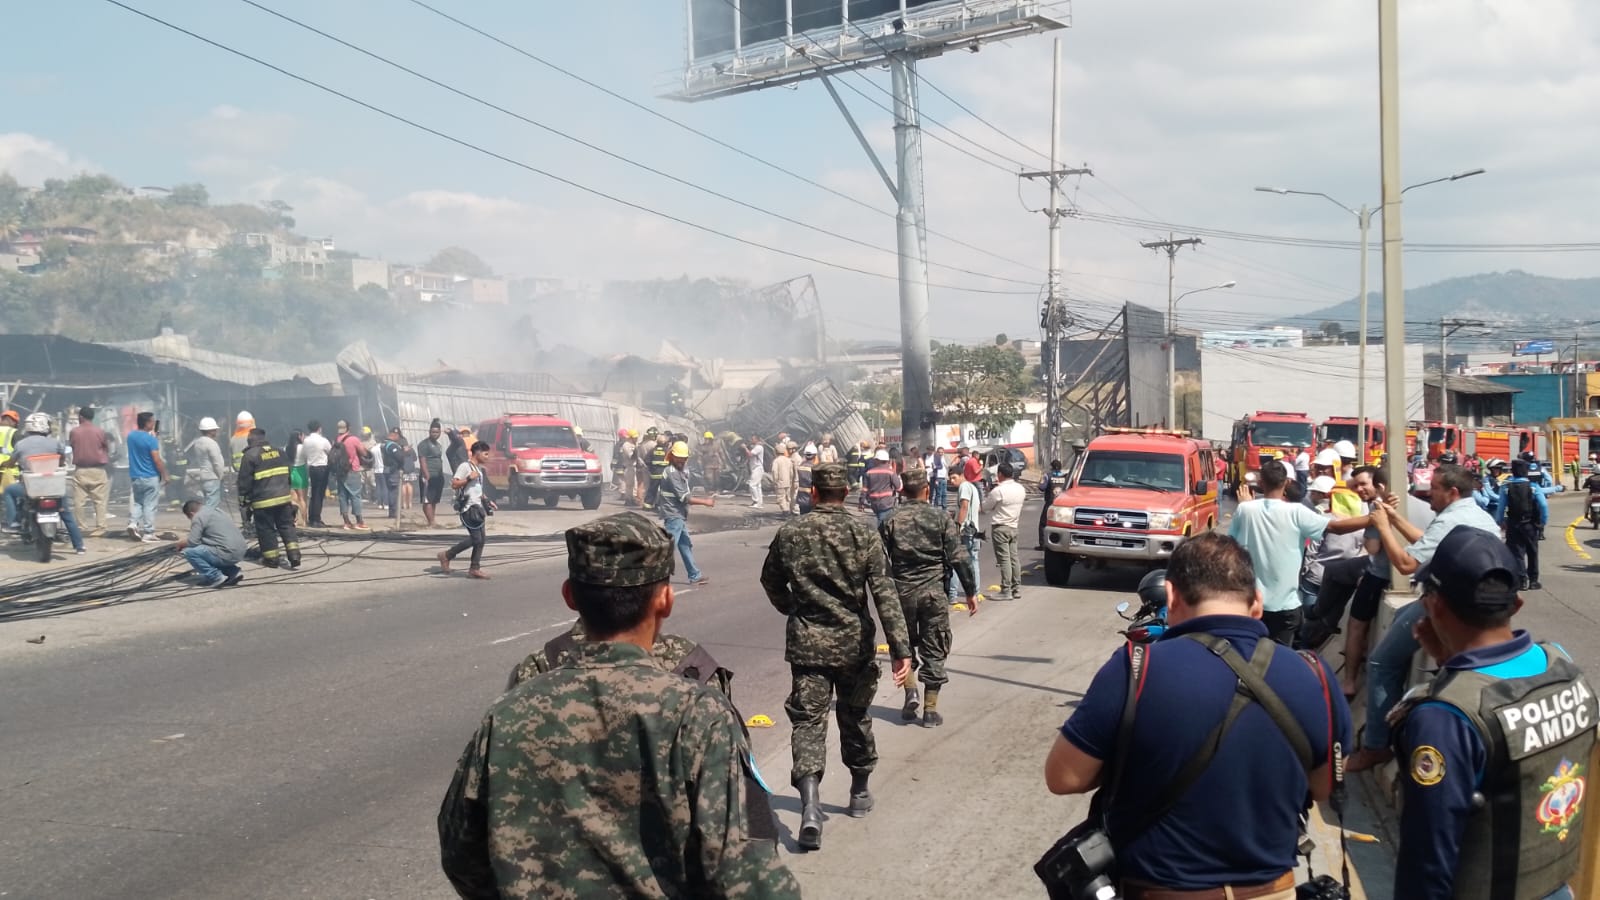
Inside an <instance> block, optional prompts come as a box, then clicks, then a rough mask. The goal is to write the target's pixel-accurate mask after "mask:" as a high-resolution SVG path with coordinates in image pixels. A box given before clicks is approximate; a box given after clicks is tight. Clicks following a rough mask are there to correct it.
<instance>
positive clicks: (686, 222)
mask: <svg viewBox="0 0 1600 900" xmlns="http://www.w3.org/2000/svg"><path fill="white" fill-rule="evenodd" d="M105 2H106V3H109V4H111V5H112V6H115V7H118V8H119V9H123V10H126V11H128V12H130V13H133V14H134V15H136V16H139V17H140V18H143V19H146V20H148V21H151V22H154V23H156V24H158V25H161V26H163V27H165V28H168V29H170V30H172V31H176V32H178V33H179V34H183V35H187V36H188V37H191V38H194V39H195V40H197V41H200V42H201V43H204V44H207V45H209V46H211V47H214V48H216V49H218V50H222V51H224V52H226V53H229V54H232V55H234V56H237V57H239V58H240V59H244V60H247V61H249V62H253V63H255V64H256V65H258V66H262V67H263V68H267V69H271V70H272V71H274V72H277V73H278V74H280V75H283V76H285V77H287V78H291V79H293V80H295V81H298V82H300V83H301V84H304V85H306V86H308V87H312V88H316V89H317V90H319V91H322V92H323V93H326V94H330V95H332V96H335V97H338V98H340V99H341V100H345V101H347V102H350V103H353V104H355V105H357V106H359V107H361V108H363V109H366V110H368V111H370V112H374V113H377V114H378V115H380V116H383V117H384V118H387V119H391V120H393V121H395V122H399V123H401V124H402V125H407V126H409V127H411V128H415V129H417V130H418V131H423V132H426V133H428V134H431V135H433V136H434V137H437V138H440V139H442V140H445V141H449V142H450V143H452V144H456V145H457V146H460V147H464V148H466V149H468V150H472V151H474V152H476V153H479V154H482V155H484V156H487V157H490V158H492V159H496V160H499V161H500V162H503V163H506V164H508V165H512V166H515V167H517V168H519V169H523V170H524V171H528V172H532V173H534V174H535V175H541V176H543V177H545V178H548V179H550V180H551V181H555V182H557V183H560V184H564V185H566V186H568V187H571V188H575V189H577V190H580V191H582V192H584V193H586V194H590V195H592V196H595V197H599V198H601V199H603V200H609V201H611V202H612V203H615V204H617V205H619V206H624V207H627V208H629V209H632V210H635V211H638V212H642V213H646V214H648V215H652V216H657V217H659V218H662V219H665V220H667V221H669V222H673V223H676V224H679V225H683V226H685V227H688V228H693V229H694V230H696V231H700V232H704V233H706V234H710V235H714V236H716V237H720V238H723V239H725V240H729V241H733V242H735V243H739V244H743V245H745V246H747V247H754V248H756V249H758V250H765V251H767V252H769V253H777V254H779V255H782V256H787V257H790V258H793V259H798V260H802V261H805V262H810V263H815V264H817V265H820V266H827V267H828V268H831V269H838V270H840V271H845V272H852V273H855V274H857V275H866V276H869V277H872V278H879V279H884V280H889V281H896V280H898V278H899V276H898V275H885V274H883V273H881V272H873V271H871V270H869V269H862V268H858V267H856V266H850V265H846V264H844V263H838V262H833V261H832V260H827V259H822V258H819V257H815V256H809V255H807V254H804V253H797V252H795V251H792V250H784V249H782V248H780V247H774V246H772V245H770V244H763V243H761V242H760V241H755V240H751V239H749V238H743V237H739V236H738V235H735V234H730V233H728V232H725V231H721V230H719V229H716V228H713V227H711V226H709V225H703V224H701V223H699V222H695V221H692V220H690V219H685V218H683V217H681V216H676V215H673V214H671V213H668V212H663V211H661V210H658V209H655V208H653V207H649V206H645V205H644V204H641V203H635V202H633V201H631V200H625V199H623V198H621V197H618V196H616V195H615V194H608V193H606V192H605V191H602V190H599V189H598V188H593V187H590V186H588V185H586V184H583V183H581V182H578V181H574V180H573V179H570V178H566V177H564V176H561V175H557V174H555V173H554V172H550V171H548V170H546V169H541V168H539V167H537V166H534V165H531V164H529V163H525V162H522V161H521V160H517V159H513V158H511V157H509V156H506V155H505V154H502V153H498V152H496V151H493V150H490V149H488V148H486V147H483V146H481V145H479V144H475V143H473V142H471V141H468V140H466V139H465V138H460V137H456V136H455V135H452V134H449V133H447V132H444V131H441V130H439V129H437V128H434V127H432V126H429V125H424V124H422V123H421V122H418V121H416V120H414V119H410V118H407V117H405V116H403V115H401V114H400V113H396V112H393V111H391V110H388V109H385V108H383V107H381V106H377V105H375V104H373V103H369V102H367V101H365V100H362V99H360V98H358V97H355V96H353V95H351V94H347V93H345V92H343V91H341V90H339V89H337V88H333V87H330V86H328V85H325V84H323V83H321V82H319V81H316V80H314V79H311V78H308V77H306V76H304V75H299V74H297V73H295V72H291V71H289V70H288V69H285V68H283V67H281V66H278V65H275V64H273V63H270V62H267V61H266V60H264V59H261V58H259V57H256V56H252V55H250V54H248V53H246V52H244V51H243V50H238V49H235V48H233V47H230V46H228V45H227V44H223V43H221V42H219V41H215V40H212V39H211V38H208V37H206V36H204V35H202V34H198V33H196V32H194V31H190V30H189V29H187V28H184V27H182V26H180V25H176V24H174V23H172V22H169V21H167V20H165V19H162V18H160V17H158V16H155V15H152V14H151V13H147V12H145V11H143V10H141V9H137V8H135V7H132V6H129V5H128V4H126V3H123V2H122V0H105ZM930 287H939V288H941V289H945V290H952V291H962V292H967V293H975V294H1006V295H1023V294H1026V295H1032V294H1034V293H1035V292H1034V291H1000V290H991V289H986V288H973V287H962V286H958V285H930Z"/></svg>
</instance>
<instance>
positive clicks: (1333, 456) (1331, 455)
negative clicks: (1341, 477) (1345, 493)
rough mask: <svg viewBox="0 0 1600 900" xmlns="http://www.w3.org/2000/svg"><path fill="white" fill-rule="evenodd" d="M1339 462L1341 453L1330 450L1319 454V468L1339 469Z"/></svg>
mask: <svg viewBox="0 0 1600 900" xmlns="http://www.w3.org/2000/svg"><path fill="white" fill-rule="evenodd" d="M1339 460H1340V456H1339V451H1337V450H1334V449H1332V448H1329V449H1327V450H1324V451H1322V452H1321V453H1318V454H1317V462H1316V464H1317V465H1319V466H1332V467H1334V468H1337V467H1338V465H1339Z"/></svg>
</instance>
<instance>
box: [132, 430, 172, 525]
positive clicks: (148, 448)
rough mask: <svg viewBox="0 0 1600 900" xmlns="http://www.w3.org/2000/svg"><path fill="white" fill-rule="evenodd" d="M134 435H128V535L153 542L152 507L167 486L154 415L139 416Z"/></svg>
mask: <svg viewBox="0 0 1600 900" xmlns="http://www.w3.org/2000/svg"><path fill="white" fill-rule="evenodd" d="M136 422H137V424H138V426H139V427H138V430H137V431H131V432H129V433H128V439H127V448H128V478H129V479H130V480H131V481H132V482H133V508H134V516H135V517H134V520H133V521H132V522H129V523H128V534H129V536H131V537H133V538H134V539H135V540H142V541H146V542H149V541H157V540H160V538H158V537H156V506H157V504H159V503H160V502H161V488H162V487H163V486H164V485H166V483H167V467H166V466H165V465H164V464H163V463H162V462H161V440H160V439H159V438H157V437H156V434H155V430H156V425H155V422H156V414H155V413H153V412H142V413H139V416H138V419H137V420H136Z"/></svg>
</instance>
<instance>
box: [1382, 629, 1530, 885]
mask: <svg viewBox="0 0 1600 900" xmlns="http://www.w3.org/2000/svg"><path fill="white" fill-rule="evenodd" d="M1548 667H1549V659H1548V657H1547V655H1546V654H1545V652H1544V650H1543V648H1541V647H1538V646H1537V645H1535V644H1534V643H1533V639H1532V638H1531V637H1529V636H1528V633H1527V632H1526V631H1517V632H1515V636H1514V637H1512V639H1511V640H1509V641H1505V642H1502V643H1499V644H1491V645H1490V646H1487V647H1479V648H1478V649H1476V650H1468V651H1466V652H1465V653H1458V654H1456V655H1455V656H1452V657H1450V659H1449V660H1448V661H1446V662H1445V664H1444V668H1446V669H1472V670H1477V671H1478V672H1480V673H1482V674H1484V675H1488V676H1490V677H1492V678H1527V677H1529V676H1532V675H1539V674H1542V673H1543V672H1544V671H1545V669H1546V668H1548ZM1488 757H1489V752H1488V749H1487V748H1486V747H1484V745H1483V737H1482V736H1481V735H1479V734H1478V729H1476V728H1474V727H1473V726H1472V723H1471V722H1469V721H1468V720H1467V717H1466V716H1465V715H1463V714H1462V713H1461V711H1460V710H1458V709H1456V708H1455V707H1453V706H1450V705H1448V704H1444V703H1433V702H1429V703H1422V704H1419V705H1418V706H1417V708H1416V709H1414V710H1412V711H1411V714H1410V715H1408V716H1406V721H1405V728H1404V729H1403V730H1401V731H1400V732H1399V733H1398V734H1397V735H1396V736H1395V759H1396V760H1397V761H1398V762H1399V765H1400V779H1399V780H1400V784H1401V791H1402V796H1403V800H1404V802H1403V804H1402V812H1401V814H1400V851H1399V858H1398V859H1397V860H1396V862H1395V870H1394V895H1395V896H1396V897H1407V898H1413V897H1414V898H1416V900H1435V898H1437V900H1449V898H1451V897H1453V896H1455V878H1456V864H1457V862H1458V861H1459V858H1460V853H1461V839H1462V837H1463V836H1464V834H1465V833H1466V830H1467V819H1468V818H1470V817H1471V816H1472V813H1473V808H1472V795H1473V793H1474V792H1476V791H1477V790H1478V787H1479V786H1480V785H1481V784H1482V782H1483V769H1484V766H1485V765H1486V764H1487V763H1488Z"/></svg>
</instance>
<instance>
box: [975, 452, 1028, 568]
mask: <svg viewBox="0 0 1600 900" xmlns="http://www.w3.org/2000/svg"><path fill="white" fill-rule="evenodd" d="M1016 474H1017V473H1016V470H1015V469H1013V468H1012V467H1011V463H1010V462H1009V461H1007V462H1003V463H1001V464H1000V465H999V466H997V467H996V468H995V477H996V478H997V479H998V481H997V483H996V484H995V486H994V490H992V491H990V492H989V496H987V497H985V498H983V511H984V512H986V513H989V540H990V541H991V542H992V543H993V544H994V562H995V565H997V566H999V567H1000V598H1001V599H1004V600H1021V599H1022V561H1021V560H1020V559H1019V558H1018V556H1017V521H1018V520H1019V519H1020V518H1021V517H1022V504H1023V502H1024V501H1025V500H1026V499H1027V496H1028V492H1027V491H1026V490H1024V489H1023V487H1022V485H1020V484H1018V483H1017V482H1016Z"/></svg>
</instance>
